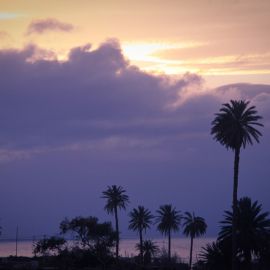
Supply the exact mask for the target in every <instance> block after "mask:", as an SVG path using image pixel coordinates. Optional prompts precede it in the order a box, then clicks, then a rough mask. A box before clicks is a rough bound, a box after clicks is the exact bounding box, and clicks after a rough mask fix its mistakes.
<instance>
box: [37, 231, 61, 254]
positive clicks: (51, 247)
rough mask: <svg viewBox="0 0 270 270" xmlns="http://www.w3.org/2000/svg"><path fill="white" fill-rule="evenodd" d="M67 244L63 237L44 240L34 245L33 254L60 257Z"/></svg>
mask: <svg viewBox="0 0 270 270" xmlns="http://www.w3.org/2000/svg"><path fill="white" fill-rule="evenodd" d="M65 244H66V240H65V239H64V238H62V237H55V236H52V237H50V238H44V239H41V240H39V241H37V242H36V243H34V251H33V253H34V254H35V255H42V256H49V255H59V254H60V253H61V251H63V249H64V245H65Z"/></svg>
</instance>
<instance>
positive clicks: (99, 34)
mask: <svg viewBox="0 0 270 270" xmlns="http://www.w3.org/2000/svg"><path fill="white" fill-rule="evenodd" d="M269 18H270V1H268V0H260V1H250V0H234V1H232V0H226V1H225V0H224V1H222V0H217V1H213V0H200V1H193V0H189V1H184V0H178V1H177V0H168V1H165V0H163V1H161V0H147V1H143V0H139V1H132V0H130V1H128V0H126V1H124V0H107V1H105V0H96V1H95V0H76V1H75V0H57V1H53V0H46V1H41V0H12V1H9V0H6V1H5V0H0V87H1V88H0V179H1V188H0V226H2V227H3V232H2V234H3V235H2V237H3V238H5V237H6V238H7V237H13V236H14V232H15V228H16V225H17V224H18V225H19V227H20V228H21V234H22V235H23V236H24V237H32V236H33V235H42V234H44V233H46V234H52V233H56V232H57V231H58V224H59V222H60V221H61V220H62V219H63V218H64V217H71V218H72V217H74V216H77V215H84V216H85V215H94V216H98V217H99V218H100V219H101V220H112V221H113V219H112V217H110V216H107V215H106V213H105V212H104V211H103V206H104V201H103V200H102V199H101V198H100V196H101V192H102V191H103V190H104V189H106V187H107V186H108V185H112V184H117V185H122V186H123V187H124V188H125V189H126V190H127V192H128V194H129V195H130V200H131V204H130V206H129V208H128V211H130V210H131V209H132V207H136V206H137V205H138V204H142V205H144V206H145V207H147V208H149V209H151V210H152V211H153V213H154V212H155V210H156V209H157V208H158V207H159V206H160V205H161V204H164V203H172V204H173V205H175V206H176V207H177V208H178V209H179V210H181V211H183V212H184V211H187V210H188V211H195V213H197V214H198V215H201V216H204V217H205V218H206V220H207V222H208V224H209V230H208V235H210V236H215V235H216V234H217V232H218V228H219V227H218V226H219V225H218V221H220V220H221V219H222V213H223V210H225V209H228V208H229V207H230V203H231V193H232V175H233V171H232V168H233V154H232V152H230V151H227V150H226V149H224V148H223V147H222V146H221V145H219V144H218V143H216V142H214V141H213V139H212V138H211V136H210V128H211V121H212V120H213V118H214V114H215V113H216V112H217V111H218V109H219V108H220V106H221V104H222V103H224V102H228V101H229V100H230V99H245V100H250V101H251V104H252V105H255V106H256V107H257V110H258V112H259V114H260V115H262V116H263V121H262V122H263V124H264V128H263V129H262V130H261V131H262V133H263V137H262V139H261V143H260V144H254V146H253V147H247V149H245V150H243V151H242V156H241V162H240V180H239V195H240V196H244V195H247V196H250V197H251V198H252V199H254V200H259V202H261V203H262V204H263V208H264V209H265V210H268V211H270V200H269V190H270V167H269V160H270V144H269V138H270V35H269V29H270V19H269ZM128 211H127V212H128ZM121 215H122V216H121V225H120V226H122V229H121V230H122V235H123V236H130V235H134V234H133V233H131V232H129V231H128V230H127V222H128V219H127V217H126V216H127V213H122V214H121ZM153 235H157V233H156V232H153Z"/></svg>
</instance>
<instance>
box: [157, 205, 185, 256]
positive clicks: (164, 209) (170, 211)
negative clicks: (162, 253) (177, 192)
mask: <svg viewBox="0 0 270 270" xmlns="http://www.w3.org/2000/svg"><path fill="white" fill-rule="evenodd" d="M157 214H158V216H157V223H158V226H157V229H158V230H159V231H160V232H161V233H162V234H164V235H166V236H168V258H169V261H171V233H172V231H175V232H176V231H179V226H180V221H181V216H180V212H179V211H177V210H176V209H175V207H172V205H171V204H165V205H161V206H160V207H159V209H158V210H157Z"/></svg>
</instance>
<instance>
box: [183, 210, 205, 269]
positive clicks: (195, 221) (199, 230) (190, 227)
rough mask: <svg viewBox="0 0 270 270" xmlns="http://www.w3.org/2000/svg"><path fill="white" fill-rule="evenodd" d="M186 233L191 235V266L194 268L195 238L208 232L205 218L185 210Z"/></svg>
mask: <svg viewBox="0 0 270 270" xmlns="http://www.w3.org/2000/svg"><path fill="white" fill-rule="evenodd" d="M183 225H184V231H183V232H184V234H185V235H186V236H189V237H190V255H189V268H190V269H191V268H192V251H193V240H194V238H195V237H199V236H201V235H203V234H205V233H206V228H207V225H206V223H205V220H204V218H202V217H199V216H195V215H194V213H193V214H191V213H190V212H185V216H184V224H183Z"/></svg>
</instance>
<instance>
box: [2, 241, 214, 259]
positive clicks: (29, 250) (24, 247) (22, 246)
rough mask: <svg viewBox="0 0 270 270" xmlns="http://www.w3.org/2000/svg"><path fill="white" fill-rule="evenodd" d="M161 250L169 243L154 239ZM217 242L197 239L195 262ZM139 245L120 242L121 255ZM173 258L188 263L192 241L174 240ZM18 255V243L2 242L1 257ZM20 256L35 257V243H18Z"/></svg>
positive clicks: (195, 243)
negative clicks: (204, 250) (205, 248)
mask: <svg viewBox="0 0 270 270" xmlns="http://www.w3.org/2000/svg"><path fill="white" fill-rule="evenodd" d="M152 241H154V242H155V243H156V244H157V245H158V246H159V248H160V249H161V250H162V249H166V250H167V246H168V244H167V243H168V242H167V239H166V238H159V239H152ZM213 241H215V238H196V239H195V240H194V244H193V260H194V261H196V260H197V258H198V255H199V253H200V252H201V250H202V247H203V246H205V245H206V244H207V243H211V242H213ZM137 243H138V239H122V240H121V241H120V254H121V256H125V257H132V256H134V255H137V254H138V251H137V250H136V249H135V245H136V244H137ZM171 244H172V256H173V255H174V254H176V255H177V256H178V257H180V259H181V260H182V261H184V262H188V258H189V249H190V239H188V238H173V239H172V243H171ZM15 254H16V242H15V241H3V240H2V241H0V257H7V256H11V255H13V256H14V255H15ZM17 255H18V256H27V257H31V256H33V241H18V244H17Z"/></svg>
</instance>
